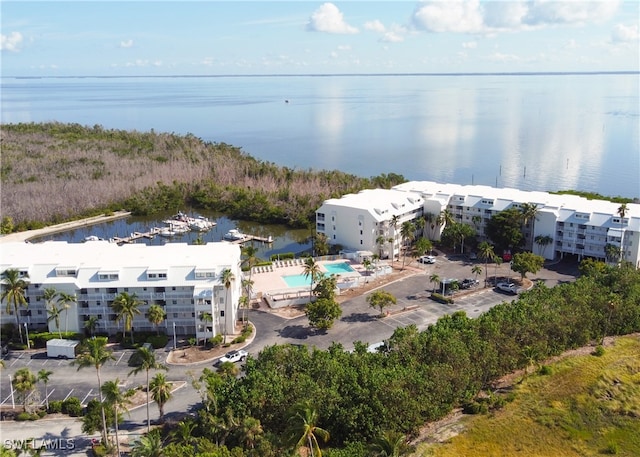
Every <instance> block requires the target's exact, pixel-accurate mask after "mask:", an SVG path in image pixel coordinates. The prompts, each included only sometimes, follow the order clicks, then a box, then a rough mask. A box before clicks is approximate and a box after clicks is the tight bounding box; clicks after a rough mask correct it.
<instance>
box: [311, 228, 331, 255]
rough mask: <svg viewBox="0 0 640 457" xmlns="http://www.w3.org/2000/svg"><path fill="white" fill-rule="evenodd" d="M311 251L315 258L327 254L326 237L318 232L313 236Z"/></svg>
mask: <svg viewBox="0 0 640 457" xmlns="http://www.w3.org/2000/svg"><path fill="white" fill-rule="evenodd" d="M313 251H314V254H315V255H317V256H323V255H327V254H329V239H328V238H327V235H325V234H324V233H318V232H316V233H315V234H314V240H313Z"/></svg>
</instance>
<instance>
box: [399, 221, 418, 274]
mask: <svg viewBox="0 0 640 457" xmlns="http://www.w3.org/2000/svg"><path fill="white" fill-rule="evenodd" d="M415 234H416V227H415V225H413V223H412V222H411V221H405V222H403V223H402V227H400V236H401V237H402V245H403V247H404V257H402V269H403V270H404V264H405V261H406V260H407V251H408V250H409V246H410V245H411V241H413V239H414V238H415ZM407 242H408V244H409V246H407Z"/></svg>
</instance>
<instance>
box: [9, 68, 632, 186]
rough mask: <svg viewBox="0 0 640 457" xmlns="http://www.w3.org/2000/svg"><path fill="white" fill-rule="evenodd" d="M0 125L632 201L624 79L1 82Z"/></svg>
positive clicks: (298, 164)
mask: <svg viewBox="0 0 640 457" xmlns="http://www.w3.org/2000/svg"><path fill="white" fill-rule="evenodd" d="M1 85H2V86H1V89H2V90H1V108H2V122H3V123H17V122H44V121H59V122H74V123H79V124H83V125H90V126H92V125H96V124H99V125H102V126H103V127H105V128H117V129H126V130H138V131H148V130H152V129H153V130H155V131H159V132H160V131H162V132H174V133H178V134H186V133H191V134H194V135H195V136H197V137H199V138H202V139H203V140H206V141H210V142H219V143H227V144H232V145H234V146H238V147H241V148H242V149H243V150H244V151H245V152H247V153H249V154H251V155H253V156H255V157H257V158H259V159H262V160H265V161H269V162H274V163H277V164H279V165H284V166H288V167H291V168H298V169H308V168H314V169H320V168H324V169H338V170H342V171H345V172H349V173H354V174H356V175H359V176H375V175H378V174H380V173H398V174H402V175H404V176H405V177H406V178H407V179H411V180H433V181H440V182H452V183H459V184H484V185H490V186H498V187H517V188H521V189H525V190H543V191H554V190H562V189H577V190H582V191H590V192H599V193H602V194H604V195H622V196H626V197H640V133H639V131H640V114H639V106H640V99H639V92H640V91H639V85H640V78H639V76H638V74H518V75H358V76H215V77H145V78H100V77H83V78H2V80H1Z"/></svg>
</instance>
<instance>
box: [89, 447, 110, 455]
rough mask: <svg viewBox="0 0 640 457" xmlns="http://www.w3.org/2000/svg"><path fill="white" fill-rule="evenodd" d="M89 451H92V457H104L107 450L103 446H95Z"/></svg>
mask: <svg viewBox="0 0 640 457" xmlns="http://www.w3.org/2000/svg"><path fill="white" fill-rule="evenodd" d="M91 450H92V451H93V455H94V456H95V457H106V455H107V448H106V447H105V446H104V444H96V445H94V446H93V447H92V448H91Z"/></svg>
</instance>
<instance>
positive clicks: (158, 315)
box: [147, 304, 167, 335]
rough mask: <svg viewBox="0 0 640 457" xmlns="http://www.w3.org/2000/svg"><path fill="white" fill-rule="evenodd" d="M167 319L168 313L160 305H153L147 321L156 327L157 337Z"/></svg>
mask: <svg viewBox="0 0 640 457" xmlns="http://www.w3.org/2000/svg"><path fill="white" fill-rule="evenodd" d="M166 318H167V313H165V312H164V309H163V308H162V306H160V305H156V304H153V305H151V306H149V309H148V310H147V319H148V320H149V322H150V323H151V324H153V325H154V326H155V327H156V335H160V328H159V326H160V324H162V322H163V321H164V320H165V319H166Z"/></svg>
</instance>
